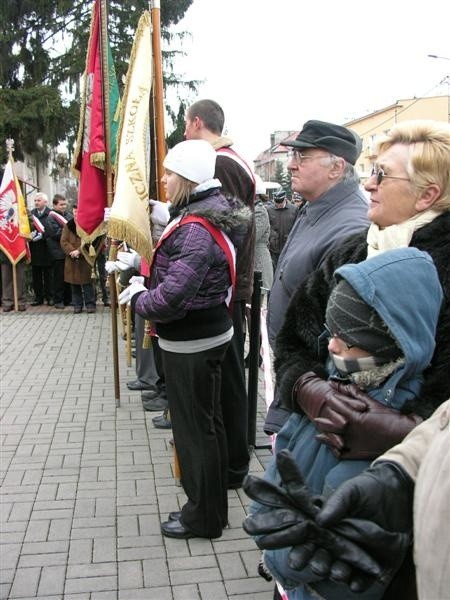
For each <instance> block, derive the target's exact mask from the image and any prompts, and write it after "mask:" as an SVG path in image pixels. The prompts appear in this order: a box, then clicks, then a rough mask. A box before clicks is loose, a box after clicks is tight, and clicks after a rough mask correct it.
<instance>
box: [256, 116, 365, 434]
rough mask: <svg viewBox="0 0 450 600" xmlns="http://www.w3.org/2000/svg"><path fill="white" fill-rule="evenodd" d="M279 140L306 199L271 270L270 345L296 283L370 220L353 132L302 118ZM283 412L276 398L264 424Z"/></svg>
mask: <svg viewBox="0 0 450 600" xmlns="http://www.w3.org/2000/svg"><path fill="white" fill-rule="evenodd" d="M283 145H285V146H290V147H291V150H290V151H289V154H288V157H289V162H288V169H289V171H290V173H291V181H292V184H291V185H292V191H293V192H298V193H299V194H301V196H302V198H304V199H305V200H306V204H305V205H304V207H303V208H302V210H301V211H300V213H299V215H298V217H297V220H296V222H295V223H294V226H293V227H292V229H291V232H290V234H289V237H288V239H287V241H286V244H285V246H284V248H283V251H282V253H281V255H280V258H279V260H278V264H277V269H276V271H275V274H274V281H273V286H272V289H271V293H270V300H269V308H268V328H269V340H270V344H271V346H272V348H274V347H275V339H276V336H277V334H278V332H279V331H280V328H281V326H282V324H283V321H284V317H285V313H286V310H287V307H288V304H289V302H290V300H291V297H292V296H293V294H294V292H295V290H296V289H297V287H298V286H299V284H300V283H301V282H302V281H303V280H304V279H305V278H306V277H307V276H308V275H309V274H310V273H311V272H312V271H314V270H315V269H317V268H318V267H319V266H320V264H321V263H322V261H323V259H324V258H325V256H326V255H327V253H328V252H329V251H330V250H331V249H332V248H333V247H334V246H335V245H336V244H339V243H340V242H341V241H342V240H344V239H345V238H346V237H348V236H350V235H352V234H353V233H357V232H358V231H361V230H362V229H364V228H366V227H367V226H368V224H369V221H368V218H367V210H368V205H367V200H366V199H365V196H364V194H363V192H362V191H361V188H360V186H359V177H358V175H357V174H356V171H355V169H354V165H355V163H356V160H357V159H358V156H359V154H360V153H361V146H362V143H361V140H360V138H359V137H358V136H357V135H356V133H354V132H353V131H351V130H350V129H347V128H346V127H341V126H340V125H335V124H333V123H326V122H324V121H307V122H306V123H305V124H304V126H303V129H302V130H301V131H300V133H299V134H298V136H297V137H296V139H295V140H293V141H289V142H285V143H283ZM276 395H277V394H276ZM288 415H289V413H288V412H287V411H284V410H283V409H281V408H279V407H278V402H277V398H275V401H274V403H273V405H272V407H271V408H270V409H269V413H268V415H267V419H266V424H265V430H266V431H267V432H277V431H279V429H280V427H281V426H282V425H283V423H284V421H285V419H286V418H287V416H288Z"/></svg>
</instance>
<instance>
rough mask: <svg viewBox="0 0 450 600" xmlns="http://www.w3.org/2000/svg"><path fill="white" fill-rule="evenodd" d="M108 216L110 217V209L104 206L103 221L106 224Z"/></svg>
mask: <svg viewBox="0 0 450 600" xmlns="http://www.w3.org/2000/svg"><path fill="white" fill-rule="evenodd" d="M110 216H111V207H110V206H105V208H104V209H103V220H104V221H105V223H107V222H108V221H109V217H110Z"/></svg>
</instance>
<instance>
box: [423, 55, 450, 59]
mask: <svg viewBox="0 0 450 600" xmlns="http://www.w3.org/2000/svg"><path fill="white" fill-rule="evenodd" d="M427 56H428V58H440V59H441V60H450V58H449V57H448V56H438V55H437V54H427Z"/></svg>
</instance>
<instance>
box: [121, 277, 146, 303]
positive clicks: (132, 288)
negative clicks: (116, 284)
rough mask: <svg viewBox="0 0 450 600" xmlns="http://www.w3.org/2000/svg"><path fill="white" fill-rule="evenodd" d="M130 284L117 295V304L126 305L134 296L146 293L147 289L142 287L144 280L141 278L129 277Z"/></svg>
mask: <svg viewBox="0 0 450 600" xmlns="http://www.w3.org/2000/svg"><path fill="white" fill-rule="evenodd" d="M130 284H131V285H129V286H128V287H127V288H125V289H124V290H123V292H122V293H121V294H120V295H119V304H128V303H130V302H131V298H132V297H133V296H134V295H135V294H137V293H138V292H145V291H147V288H146V287H145V285H144V278H143V277H141V276H137V275H134V276H133V277H130Z"/></svg>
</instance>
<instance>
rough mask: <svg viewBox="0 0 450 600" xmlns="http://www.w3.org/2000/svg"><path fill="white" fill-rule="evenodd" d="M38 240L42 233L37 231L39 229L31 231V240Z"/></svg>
mask: <svg viewBox="0 0 450 600" xmlns="http://www.w3.org/2000/svg"><path fill="white" fill-rule="evenodd" d="M39 240H42V233H39V231H32V232H31V241H33V242H38V241H39Z"/></svg>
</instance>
